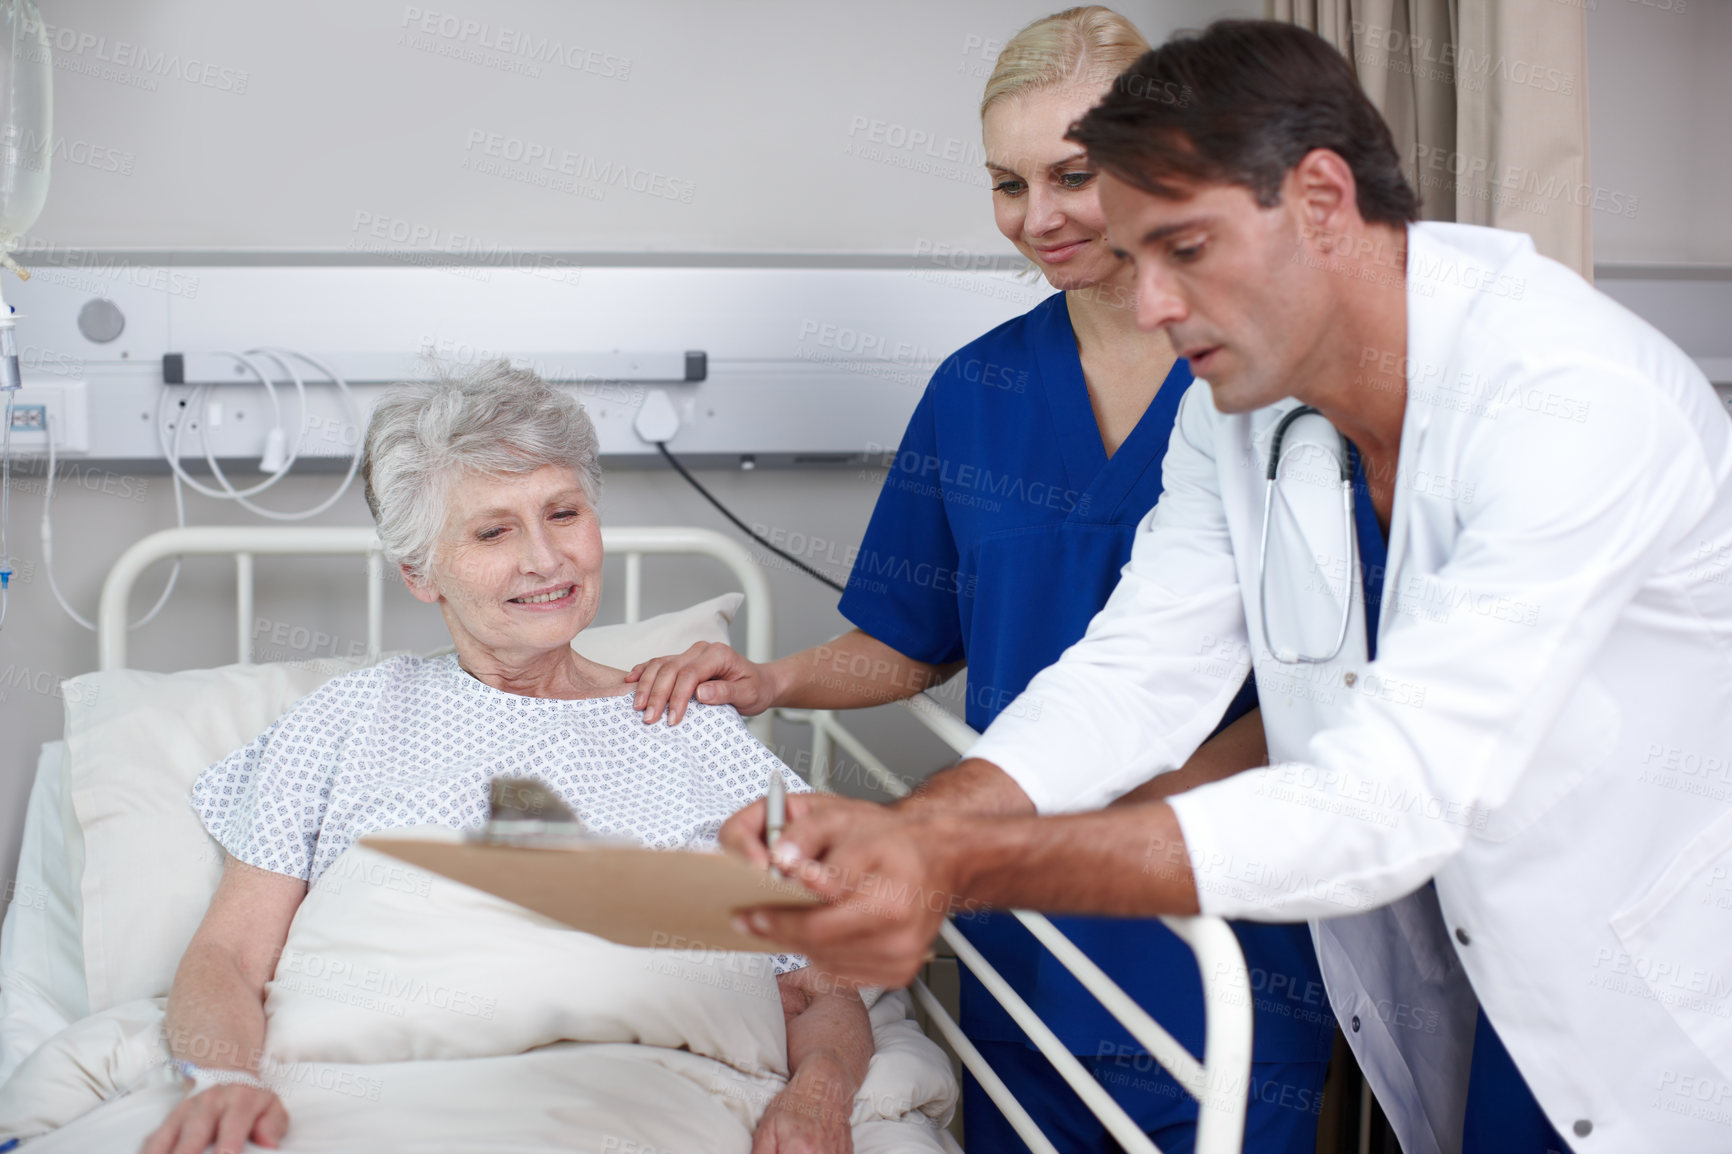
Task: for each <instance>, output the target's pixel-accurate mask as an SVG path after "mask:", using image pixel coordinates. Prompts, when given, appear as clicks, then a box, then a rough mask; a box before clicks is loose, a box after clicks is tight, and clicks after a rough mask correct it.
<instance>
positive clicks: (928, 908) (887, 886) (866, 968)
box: [721, 793, 980, 989]
mask: <svg viewBox="0 0 1732 1154" xmlns="http://www.w3.org/2000/svg"><path fill="white" fill-rule="evenodd" d="M954 820H958V819H953V818H950V817H948V816H945V815H933V816H928V815H921V814H908V813H903V812H901V811H897V810H891V809H887V808H885V807H884V806H881V805H874V804H873V803H871V802H865V801H854V800H852V799H849V798H842V797H836V796H834V795H829V794H810V793H803V794H796V795H794V796H793V797H790V798H789V799H788V820H787V823H786V824H785V825H784V826H783V829H782V836H781V840H780V841H778V842H777V843H776V850H775V853H774V855H773V857H774V864H775V865H776V866H777V867H778V868H779V869H781V870H782V872H783V873H785V874H787V875H788V876H789V877H790V878H792V879H794V880H795V881H798V882H800V883H802V884H803V885H805V886H806V887H807V888H808V889H810V890H812V891H813V892H814V893H816V894H817V895H818V896H819V897H820V898H822V899H824V902H825V904H824V905H822V906H818V907H816V908H811V909H788V908H786V907H780V908H778V907H773V906H764V907H759V908H757V909H749V910H741V911H739V915H738V927H739V928H740V930H741V932H743V933H748V934H755V935H757V936H758V937H761V938H764V939H765V940H766V942H768V943H774V944H775V945H776V946H778V947H780V948H784V949H787V950H791V951H794V952H798V953H802V954H805V955H806V956H808V957H809V958H811V959H812V962H813V964H814V965H816V966H819V967H821V968H822V969H824V970H827V971H830V972H833V973H836V974H839V975H841V976H843V977H846V978H850V979H853V980H856V981H859V982H861V983H863V984H865V985H872V986H884V987H886V988H890V989H899V988H901V987H903V986H906V985H907V984H908V983H909V982H911V981H913V980H914V978H915V977H916V976H917V975H918V974H919V972H920V967H921V966H922V965H923V964H924V963H925V962H926V960H927V959H928V957H930V950H931V947H932V941H933V939H934V938H936V937H937V936H938V931H939V928H940V927H941V926H942V925H943V924H944V919H945V916H946V915H948V914H954V913H959V912H969V913H972V912H974V911H975V910H977V909H979V908H980V903H978V902H974V901H972V900H969V899H966V898H964V897H963V896H962V894H961V893H960V892H959V890H958V878H959V873H960V871H959V868H958V863H957V862H956V861H954V860H953V859H952V855H950V854H949V853H948V852H947V849H948V846H949V844H951V843H952V842H953V841H954V839H953V838H951V837H950V836H949V835H948V833H947V829H948V826H949V824H950V823H951V822H952V821H954ZM961 820H966V819H961ZM721 844H722V848H723V849H725V850H727V851H728V852H730V853H733V854H736V855H738V856H740V857H743V858H745V859H746V860H747V861H749V862H752V863H753V864H756V865H760V866H766V867H767V866H768V865H770V864H771V858H772V855H771V854H770V853H769V852H767V851H766V850H765V848H764V803H763V802H761V801H760V802H754V803H753V804H752V805H750V806H747V807H746V808H745V809H743V810H741V811H740V812H739V813H736V814H735V815H734V816H733V817H731V818H729V819H728V821H727V823H726V824H725V825H723V826H722V831H721Z"/></svg>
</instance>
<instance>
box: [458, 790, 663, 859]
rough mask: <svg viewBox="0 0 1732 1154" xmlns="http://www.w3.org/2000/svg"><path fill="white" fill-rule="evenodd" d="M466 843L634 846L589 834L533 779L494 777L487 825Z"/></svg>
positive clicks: (547, 846)
mask: <svg viewBox="0 0 1732 1154" xmlns="http://www.w3.org/2000/svg"><path fill="white" fill-rule="evenodd" d="M467 840H468V841H471V842H478V843H481V844H483V845H506V846H516V847H519V848H522V849H582V848H586V847H591V846H610V845H619V846H636V845H637V844H638V843H637V842H636V841H635V840H633V839H631V838H621V837H612V836H608V835H605V834H597V833H594V832H592V831H591V830H590V829H589V828H588V827H587V826H585V825H584V824H583V822H582V820H580V819H579V818H578V816H577V815H576V814H575V813H573V812H572V811H571V807H570V806H568V805H566V804H565V803H564V802H563V801H561V800H560V799H559V798H558V797H557V796H556V795H555V794H554V792H553V791H552V790H550V789H548V788H547V787H546V786H545V785H543V784H542V783H541V782H539V781H536V780H535V779H534V778H532V777H496V778H494V779H493V785H492V788H491V790H490V791H489V796H488V802H487V824H486V825H484V826H482V827H481V828H480V829H479V830H476V831H474V832H471V833H470V834H469V835H468V838H467Z"/></svg>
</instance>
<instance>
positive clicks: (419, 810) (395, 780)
mask: <svg viewBox="0 0 1732 1154" xmlns="http://www.w3.org/2000/svg"><path fill="white" fill-rule="evenodd" d="M365 478H366V492H367V502H368V505H369V506H370V507H371V509H372V511H373V515H374V518H375V519H376V520H377V521H378V525H379V535H380V538H381V540H382V541H383V543H384V546H385V549H386V552H387V553H388V555H389V556H390V557H391V558H392V560H393V561H395V562H396V563H397V564H398V565H399V567H400V569H401V572H402V575H403V580H404V582H405V583H406V584H407V585H408V587H409V589H410V591H411V592H412V593H413V594H414V595H415V597H416V598H418V599H419V600H421V601H425V602H427V603H428V604H433V605H437V606H438V607H439V609H440V612H441V613H443V615H444V617H445V622H446V625H447V626H448V627H449V628H450V630H451V637H452V639H453V640H454V641H455V642H456V651H455V653H453V654H451V655H449V656H445V657H437V658H428V659H422V658H416V657H396V658H392V659H389V660H387V661H385V662H382V663H381V664H379V665H376V666H373V667H371V668H369V669H363V670H358V671H356V672H354V673H350V674H347V675H344V676H341V677H338V678H336V679H335V680H333V681H331V682H329V683H327V684H326V685H325V686H323V687H322V688H320V689H319V690H317V691H315V692H314V693H313V694H311V695H310V696H308V697H307V698H306V699H304V700H303V701H301V702H300V703H299V704H298V705H296V706H295V708H293V709H292V710H290V712H289V713H287V714H286V715H285V716H284V717H283V718H281V719H280V720H279V721H278V722H277V723H276V724H275V725H273V726H272V727H271V728H270V729H269V730H267V731H266V732H265V733H264V734H263V735H261V736H260V737H259V738H258V739H257V740H255V741H254V742H253V743H252V744H250V745H248V746H247V747H246V748H244V749H241V750H239V751H237V752H236V753H234V754H232V755H230V756H229V757H228V758H226V759H224V760H223V761H221V762H218V763H217V764H216V765H214V766H212V767H210V768H209V769H208V770H206V771H205V772H204V774H203V775H202V776H200V778H199V780H198V782H197V784H196V786H195V787H194V790H193V803H194V805H195V806H196V807H197V809H198V810H199V813H200V816H201V817H202V818H203V820H204V822H205V825H206V827H207V828H208V829H209V830H210V832H211V834H212V835H213V836H215V837H216V838H217V840H218V841H220V842H221V843H222V845H223V847H224V848H225V849H226V851H227V858H226V865H225V868H224V872H223V877H222V883H221V886H220V887H219V888H218V890H217V892H216V895H215V897H214V898H212V900H211V904H210V909H209V911H208V912H207V913H206V915H205V917H204V921H203V922H202V924H201V925H200V926H199V929H198V932H197V934H196V935H195V936H194V938H193V940H192V943H191V945H190V946H189V947H188V949H187V951H186V955H185V957H184V958H183V960H182V961H181V964H180V969H179V971H178V972H177V973H176V975H175V980H174V988H173V991H172V993H171V994H170V997H169V1001H168V1012H167V1013H168V1016H167V1024H166V1025H167V1035H168V1038H169V1040H170V1048H171V1052H173V1051H175V1050H177V1049H183V1048H184V1049H185V1050H186V1051H187V1052H185V1053H174V1056H175V1057H176V1058H181V1059H186V1058H190V1057H192V1056H193V1053H194V1051H193V1049H192V1047H191V1046H188V1045H187V1044H186V1043H185V1041H184V1040H186V1039H198V1040H199V1043H200V1044H199V1047H198V1049H197V1050H196V1053H197V1054H199V1055H205V1057H203V1058H202V1061H203V1063H204V1065H203V1066H201V1067H199V1068H198V1069H196V1070H195V1071H194V1074H195V1078H196V1081H195V1086H196V1087H197V1092H195V1093H193V1094H191V1095H190V1096H189V1097H188V1098H187V1099H186V1100H185V1101H184V1102H182V1103H181V1104H180V1105H179V1106H178V1107H177V1108H176V1109H175V1111H174V1112H173V1114H171V1115H170V1116H169V1118H168V1120H167V1121H166V1122H165V1123H164V1124H163V1126H162V1127H161V1128H160V1129H159V1130H158V1131H157V1132H156V1133H155V1134H153V1135H152V1136H151V1139H150V1140H149V1142H148V1143H147V1144H146V1146H145V1151H146V1154H169V1152H171V1151H172V1152H174V1154H192V1152H195V1151H204V1150H205V1149H206V1148H207V1147H209V1146H211V1145H212V1144H214V1145H215V1146H216V1148H217V1149H218V1150H219V1151H222V1152H225V1154H227V1152H234V1151H239V1150H240V1149H241V1148H242V1146H243V1145H244V1144H245V1143H246V1142H247V1141H248V1140H249V1139H250V1140H252V1141H254V1142H257V1143H259V1144H261V1145H266V1146H274V1145H275V1144H276V1143H277V1142H278V1141H279V1140H280V1139H281V1138H282V1136H283V1135H284V1133H285V1131H286V1130H287V1128H288V1125H289V1119H288V1115H287V1112H286V1110H285V1109H284V1107H283V1104H282V1103H281V1101H279V1100H278V1098H277V1097H276V1095H274V1094H273V1093H272V1092H271V1091H270V1090H269V1089H268V1088H266V1087H265V1086H264V1085H263V1083H262V1082H260V1081H259V1080H258V1079H257V1078H256V1077H254V1076H253V1074H254V1071H256V1065H257V1061H258V1058H257V1055H259V1054H260V1053H261V1052H262V1050H263V1047H264V1043H265V1030H266V1020H265V1014H264V1009H263V999H264V994H265V983H266V982H267V981H268V980H269V979H270V978H271V976H272V970H273V967H274V965H275V963H276V959H277V957H278V955H279V954H280V953H281V951H282V948H283V944H284V942H285V941H286V939H287V935H288V931H289V924H290V921H291V920H292V919H293V917H294V914H295V911H296V909H297V907H299V906H300V904H301V901H302V899H303V898H305V897H306V895H307V891H308V887H309V885H311V884H313V883H316V882H317V881H318V880H319V877H320V875H321V873H322V872H323V871H324V870H326V869H327V868H328V867H329V866H330V865H331V863H332V862H333V861H334V860H335V859H336V858H337V857H338V856H339V855H340V854H341V853H342V852H343V851H344V850H345V849H346V848H348V847H349V846H350V844H351V843H353V842H354V841H356V840H357V839H358V838H360V837H362V836H363V835H365V834H368V833H370V832H373V831H375V830H379V829H385V828H391V827H398V826H405V825H415V824H440V825H447V826H451V827H455V828H475V827H478V826H480V825H481V824H482V822H483V821H484V820H485V819H486V816H487V805H488V792H489V783H490V781H491V779H492V778H493V777H494V776H496V775H506V774H510V775H521V776H531V777H535V778H538V779H540V781H541V782H542V783H544V784H545V785H546V786H547V787H549V788H550V789H551V790H552V791H553V792H555V793H556V794H557V795H559V796H560V797H561V798H562V800H564V801H565V802H566V804H568V805H569V806H570V807H571V808H572V809H573V810H574V811H575V812H576V813H577V814H579V815H580V816H581V818H582V820H583V821H584V823H585V824H586V825H587V826H588V827H589V828H591V829H592V830H595V831H597V832H602V833H612V834H625V835H629V836H633V837H635V838H637V839H638V840H639V841H641V842H642V843H643V844H645V845H650V846H656V847H673V846H681V845H706V846H707V845H708V844H709V843H711V842H712V841H713V839H714V836H715V833H716V830H717V829H718V828H719V827H720V825H721V822H722V820H723V819H724V818H726V817H727V816H728V815H729V814H731V813H733V812H734V811H735V810H737V809H739V808H740V807H741V806H742V805H744V804H746V803H747V802H749V801H751V800H753V799H754V798H755V797H756V796H758V795H759V794H760V793H761V792H762V788H763V782H764V780H765V777H766V774H767V773H768V770H769V767H771V766H772V765H774V766H777V768H778V769H779V771H781V772H783V773H786V770H785V769H783V768H782V767H780V764H779V763H778V762H776V760H775V758H774V755H773V754H771V753H770V751H769V750H768V749H766V748H764V747H763V746H762V745H760V744H759V743H758V742H756V741H755V740H753V739H752V737H751V736H750V734H748V733H747V732H746V730H745V728H744V724H743V722H741V720H740V718H739V715H738V714H737V713H735V712H734V710H733V709H732V708H731V707H727V706H721V707H705V706H700V707H698V712H697V714H696V715H695V718H694V719H695V720H697V721H698V723H699V724H698V725H696V726H693V725H692V724H691V723H690V722H689V721H688V722H687V723H686V724H684V725H682V726H680V727H678V728H677V729H674V730H672V731H666V730H665V729H664V728H663V727H657V730H660V732H657V731H654V730H650V729H649V728H648V727H646V726H644V725H642V724H641V722H639V721H638V718H637V715H636V714H635V713H633V711H632V693H631V687H630V686H629V685H627V684H626V683H625V681H624V674H623V673H622V672H621V671H620V670H617V669H609V668H606V667H604V666H601V665H597V664H596V663H595V662H592V661H589V660H586V659H585V658H583V657H581V656H579V655H578V654H577V653H576V652H575V651H574V650H573V649H572V647H571V641H572V638H573V637H575V636H576V635H577V633H578V632H579V631H580V630H582V629H583V628H584V627H585V626H587V625H588V624H589V623H590V621H591V620H592V619H593V618H594V616H595V612H596V607H597V603H598V601H599V599H600V596H601V564H602V547H601V532H600V529H599V527H598V525H597V521H596V511H595V506H596V497H597V489H598V487H599V485H600V480H601V477H600V470H599V468H598V466H597V462H596V438H595V431H594V429H593V427H592V426H591V425H590V422H589V419H588V418H587V417H586V416H585V415H584V413H583V409H582V407H581V406H580V405H578V404H577V402H576V401H575V400H573V399H572V398H570V397H568V396H565V395H563V394H561V393H559V392H557V391H555V390H554V389H552V388H551V387H549V386H548V385H547V384H546V383H545V382H543V381H541V380H540V379H539V378H537V377H536V376H535V375H533V374H532V373H529V372H523V371H518V370H514V369H512V368H510V367H509V366H507V365H505V364H504V363H503V362H500V363H497V364H494V365H491V366H488V367H486V368H484V369H483V370H481V371H479V372H477V373H475V374H472V375H469V376H467V377H464V378H462V379H448V380H442V381H438V382H435V383H432V384H425V385H404V386H400V387H399V388H398V389H397V390H396V391H394V392H393V393H392V394H391V395H390V396H388V397H387V398H386V399H385V400H384V401H383V402H382V403H381V404H380V405H379V407H378V409H377V410H376V411H375V412H374V414H373V418H372V421H371V423H370V425H369V427H368V430H367V443H366V471H365ZM675 735H678V736H677V737H676V736H675ZM787 781H788V784H789V786H790V788H804V786H803V785H801V783H800V782H799V781H798V779H796V778H793V776H792V775H791V774H788V775H787ZM774 963H775V968H776V972H777V974H778V983H779V985H780V988H781V992H782V1003H783V1010H784V1014H785V1017H786V1022H787V1031H788V1066H789V1070H790V1072H791V1075H792V1076H791V1078H790V1080H789V1083H788V1086H787V1088H786V1090H784V1091H783V1092H782V1093H781V1094H780V1095H779V1096H778V1097H777V1098H776V1099H775V1100H774V1101H773V1102H771V1104H770V1106H769V1108H768V1109H767V1111H766V1112H765V1114H764V1117H763V1121H762V1122H761V1123H760V1124H759V1127H758V1133H757V1138H756V1142H755V1146H754V1148H755V1149H764V1150H772V1149H779V1150H790V1149H795V1148H798V1149H802V1150H806V1149H811V1150H848V1149H850V1148H851V1139H850V1134H849V1129H848V1110H849V1105H850V1103H851V1101H852V1099H853V1096H854V1090H855V1088H857V1087H858V1086H859V1085H860V1083H861V1080H862V1079H863V1077H864V1076H865V1071H866V1065H867V1062H868V1060H869V1058H870V1056H871V1053H872V1034H871V1028H870V1023H869V1021H868V1019H867V1016H866V1010H865V1007H864V1005H863V1004H862V1002H861V1000H860V997H859V995H858V994H856V993H855V992H853V991H852V989H849V988H837V986H836V984H835V983H820V982H819V981H818V980H816V979H814V978H812V977H811V971H810V970H809V969H807V968H804V967H803V963H802V962H801V961H800V959H797V958H791V957H776V958H775V959H774ZM576 976H577V975H574V977H576ZM211 1054H224V1055H233V1056H234V1058H233V1060H230V1061H226V1062H224V1061H215V1062H213V1061H212V1060H211V1059H210V1058H209V1057H208V1055H211ZM248 1056H252V1057H251V1058H250V1060H249V1058H248ZM211 1067H230V1068H229V1069H216V1068H211ZM844 1091H845V1092H844Z"/></svg>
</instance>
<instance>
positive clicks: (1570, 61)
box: [1269, 0, 1594, 278]
mask: <svg viewBox="0 0 1732 1154" xmlns="http://www.w3.org/2000/svg"><path fill="white" fill-rule="evenodd" d="M1585 13H1586V3H1585V0H1584V2H1583V3H1570V2H1568V0H1548V2H1543V3H1542V2H1531V0H1526V2H1520V3H1505V2H1502V0H1269V14H1270V16H1272V17H1273V18H1274V19H1276V20H1285V21H1287V22H1289V23H1293V24H1297V25H1299V26H1301V27H1303V28H1309V29H1311V30H1312V31H1313V32H1316V33H1317V34H1319V35H1320V36H1322V37H1323V38H1324V39H1325V40H1327V41H1329V42H1330V43H1331V44H1333V45H1335V46H1336V47H1337V48H1339V49H1341V50H1342V51H1343V52H1344V53H1346V55H1347V58H1348V60H1350V61H1351V62H1352V64H1353V70H1354V73H1355V74H1356V75H1357V76H1358V77H1359V83H1360V84H1361V85H1363V86H1364V88H1365V91H1366V94H1367V95H1369V96H1370V97H1371V99H1372V102H1373V103H1375V104H1376V105H1377V107H1378V109H1379V110H1380V111H1381V112H1382V113H1383V115H1384V118H1385V119H1386V120H1388V121H1389V125H1390V128H1391V129H1392V130H1393V131H1394V133H1395V143H1396V146H1397V147H1398V148H1399V149H1400V150H1401V156H1402V164H1403V167H1404V168H1405V169H1406V171H1407V177H1408V179H1409V180H1410V181H1412V182H1413V185H1414V187H1415V188H1417V189H1418V190H1419V194H1420V199H1421V204H1422V207H1421V212H1420V215H1421V216H1423V217H1424V218H1425V219H1427V220H1453V221H1459V222H1461V223H1463V224H1485V225H1493V226H1495V227H1497V228H1508V229H1514V230H1516V231H1518V232H1525V233H1528V234H1529V235H1531V236H1532V237H1533V238H1534V244H1535V246H1536V247H1537V248H1538V249H1539V250H1540V252H1542V253H1544V254H1545V255H1546V256H1549V257H1551V258H1553V259H1554V260H1558V261H1562V262H1563V263H1564V264H1567V265H1569V266H1570V267H1571V268H1573V269H1575V270H1576V271H1577V272H1578V273H1580V274H1582V275H1583V276H1584V277H1590V278H1591V277H1592V275H1593V229H1592V220H1591V216H1592V212H1593V204H1594V189H1593V185H1592V182H1591V181H1590V179H1589V175H1588V173H1589V169H1588V92H1587V85H1588V78H1587V30H1586V25H1585Z"/></svg>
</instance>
